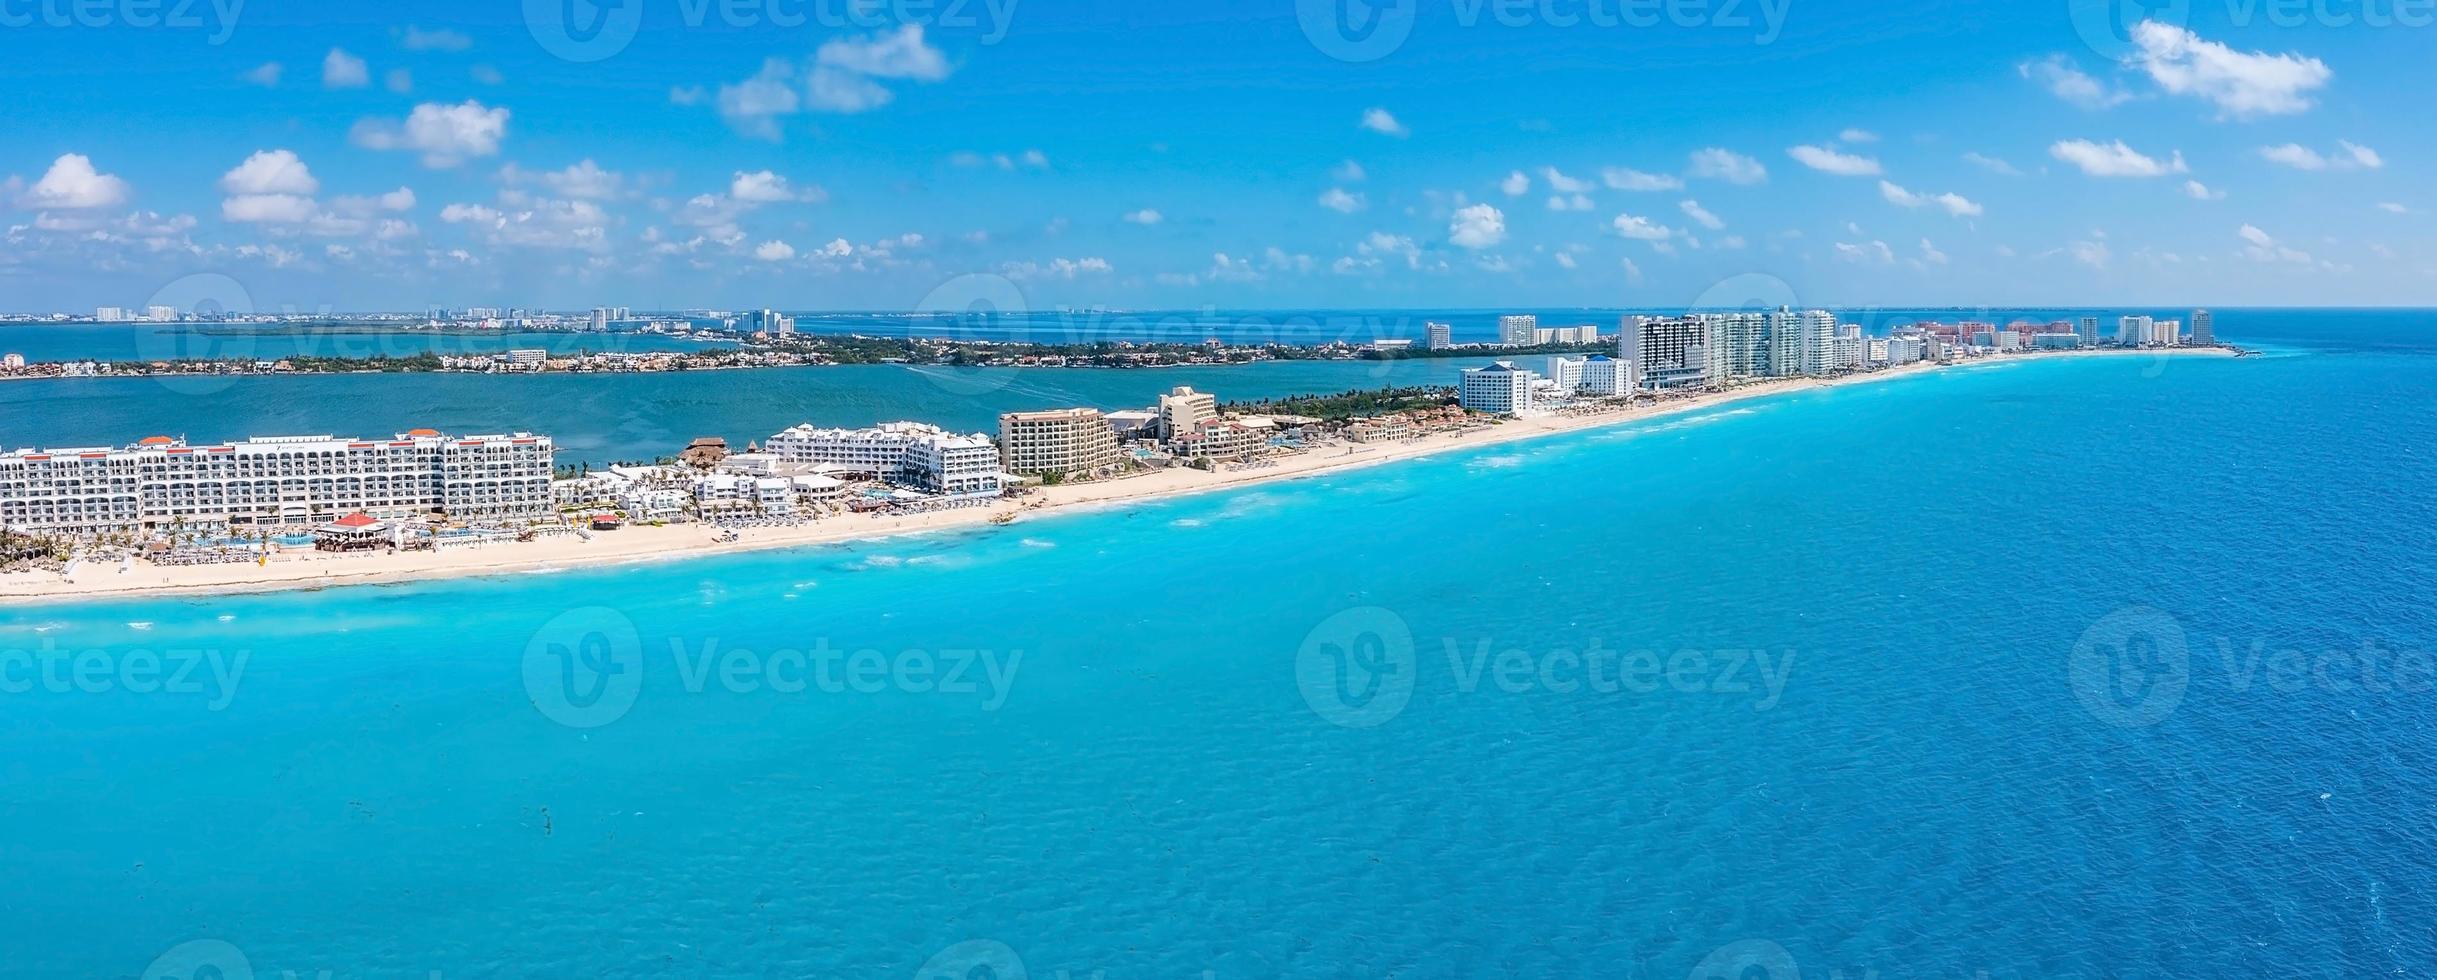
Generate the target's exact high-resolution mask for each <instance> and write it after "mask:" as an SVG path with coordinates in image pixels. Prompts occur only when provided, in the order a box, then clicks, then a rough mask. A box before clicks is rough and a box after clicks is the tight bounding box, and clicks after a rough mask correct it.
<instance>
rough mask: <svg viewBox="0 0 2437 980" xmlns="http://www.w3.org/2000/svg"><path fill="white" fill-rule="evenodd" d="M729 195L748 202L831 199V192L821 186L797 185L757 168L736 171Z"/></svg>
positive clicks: (813, 202)
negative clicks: (749, 170)
mask: <svg viewBox="0 0 2437 980" xmlns="http://www.w3.org/2000/svg"><path fill="white" fill-rule="evenodd" d="M728 196H729V197H731V198H734V199H735V200H738V201H743V202H745V203H747V204H776V203H780V202H785V201H803V202H806V203H810V204H818V203H820V202H822V201H825V200H828V199H829V192H827V191H824V190H822V189H821V188H819V187H803V188H798V187H795V186H794V185H791V184H789V183H787V178H785V177H781V176H779V175H778V174H776V173H773V172H771V171H768V170H756V171H753V172H752V173H746V172H744V171H742V170H739V171H736V176H735V177H734V178H732V179H730V180H729V181H728Z"/></svg>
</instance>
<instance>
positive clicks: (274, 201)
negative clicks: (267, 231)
mask: <svg viewBox="0 0 2437 980" xmlns="http://www.w3.org/2000/svg"><path fill="white" fill-rule="evenodd" d="M320 214H321V206H320V205H318V204H315V203H313V199H312V198H309V197H300V196H297V195H295V194H240V195H237V196H235V197H231V198H228V199H226V200H223V201H221V202H220V217H222V218H224V219H227V220H229V221H242V222H249V223H254V224H270V225H301V224H305V223H307V222H310V221H312V220H313V219H314V218H315V217H316V216H318V215H320Z"/></svg>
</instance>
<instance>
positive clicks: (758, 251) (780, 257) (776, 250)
mask: <svg viewBox="0 0 2437 980" xmlns="http://www.w3.org/2000/svg"><path fill="white" fill-rule="evenodd" d="M753 257H754V258H757V259H760V260H762V261H764V262H785V261H787V260H788V259H792V258H795V246H793V245H789V244H787V243H786V242H782V241H778V240H777V239H772V240H770V241H766V242H763V243H761V244H760V245H756V246H754V247H753Z"/></svg>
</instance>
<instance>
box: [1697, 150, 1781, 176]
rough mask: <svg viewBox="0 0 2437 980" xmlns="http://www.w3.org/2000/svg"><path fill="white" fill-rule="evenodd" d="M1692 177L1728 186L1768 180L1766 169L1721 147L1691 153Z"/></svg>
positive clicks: (1748, 158)
mask: <svg viewBox="0 0 2437 980" xmlns="http://www.w3.org/2000/svg"><path fill="white" fill-rule="evenodd" d="M1692 175H1693V176H1695V177H1701V178H1705V179H1709V180H1723V181H1725V182H1727V183H1730V184H1757V183H1760V182H1761V181H1764V180H1767V179H1769V171H1768V168H1767V167H1763V166H1761V165H1760V161H1758V160H1754V159H1752V158H1750V157H1747V156H1744V155H1743V154H1740V153H1736V152H1735V151H1733V150H1728V149H1725V148H1722V147H1716V146H1712V147H1707V148H1704V149H1699V150H1694V151H1693V153H1692Z"/></svg>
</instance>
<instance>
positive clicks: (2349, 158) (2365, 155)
mask: <svg viewBox="0 0 2437 980" xmlns="http://www.w3.org/2000/svg"><path fill="white" fill-rule="evenodd" d="M2259 155H2260V157H2261V158H2263V159H2265V160H2267V161H2268V162H2270V163H2274V164H2279V165H2282V166H2287V167H2292V168H2293V169H2295V170H2376V169H2379V168H2381V167H2384V166H2386V158H2384V157H2381V156H2379V155H2378V151H2376V150H2373V149H2370V148H2369V147H2366V146H2362V145H2360V144H2358V143H2354V142H2351V141H2349V140H2337V141H2336V152H2334V153H2331V154H2328V155H2326V156H2320V155H2319V152H2318V151H2317V150H2313V149H2311V148H2309V147H2306V146H2303V145H2301V144H2299V143H2285V144H2282V145H2279V146H2263V147H2260V148H2259Z"/></svg>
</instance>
